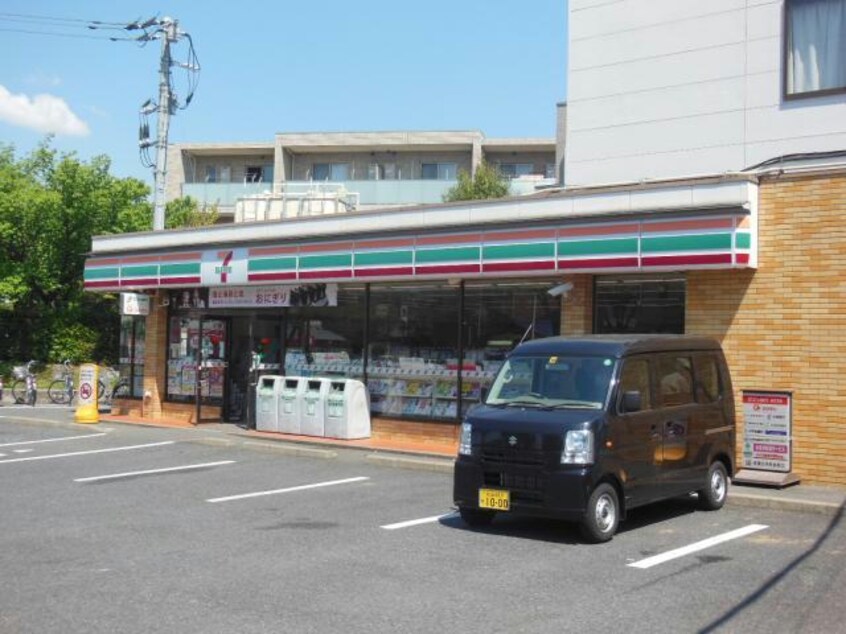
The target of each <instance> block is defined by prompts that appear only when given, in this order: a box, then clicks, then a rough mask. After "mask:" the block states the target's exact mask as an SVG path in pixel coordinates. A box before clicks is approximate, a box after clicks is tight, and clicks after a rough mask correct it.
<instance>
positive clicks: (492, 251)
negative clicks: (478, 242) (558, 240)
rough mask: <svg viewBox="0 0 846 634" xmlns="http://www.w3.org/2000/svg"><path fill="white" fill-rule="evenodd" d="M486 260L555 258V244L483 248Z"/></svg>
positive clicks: (498, 245) (499, 245) (544, 243)
mask: <svg viewBox="0 0 846 634" xmlns="http://www.w3.org/2000/svg"><path fill="white" fill-rule="evenodd" d="M482 257H483V258H484V259H485V260H520V259H528V258H554V257H555V243H554V242H539V243H537V244H507V245H502V244H497V245H491V246H487V247H483V248H482Z"/></svg>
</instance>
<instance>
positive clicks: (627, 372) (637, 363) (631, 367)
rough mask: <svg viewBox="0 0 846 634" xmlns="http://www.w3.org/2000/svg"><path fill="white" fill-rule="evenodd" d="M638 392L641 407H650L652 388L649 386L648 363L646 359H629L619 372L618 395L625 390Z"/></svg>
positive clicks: (644, 408)
mask: <svg viewBox="0 0 846 634" xmlns="http://www.w3.org/2000/svg"><path fill="white" fill-rule="evenodd" d="M635 391H637V392H640V402H641V409H642V410H647V409H652V390H651V389H650V387H649V363H648V362H647V361H646V359H629V360H628V361H626V362H625V363H623V369H622V371H621V372H620V397H621V398H622V395H623V394H624V393H625V392H635Z"/></svg>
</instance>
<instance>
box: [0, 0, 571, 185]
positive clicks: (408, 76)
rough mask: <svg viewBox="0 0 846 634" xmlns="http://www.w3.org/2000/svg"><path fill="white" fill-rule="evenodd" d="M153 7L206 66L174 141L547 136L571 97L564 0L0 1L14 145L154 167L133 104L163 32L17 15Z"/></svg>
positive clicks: (4, 131)
mask: <svg viewBox="0 0 846 634" xmlns="http://www.w3.org/2000/svg"><path fill="white" fill-rule="evenodd" d="M157 14H158V15H159V16H165V15H168V16H171V17H173V18H176V19H178V20H179V21H180V26H181V28H182V29H184V30H185V31H187V32H189V33H190V34H191V36H192V37H193V39H194V44H195V47H196V51H197V55H198V57H199V60H200V63H201V65H202V72H201V75H200V83H199V86H198V88H197V91H196V94H195V96H194V100H193V102H192V104H191V106H190V107H189V108H188V109H187V110H185V111H180V112H179V114H178V115H177V116H176V117H175V118H173V119H172V120H171V133H170V140H171V141H172V142H174V141H186V142H205V141H209V142H211V141H221V142H226V141H271V140H272V139H273V134H274V133H276V132H295V131H324V130H325V131H340V130H357V131H358V130H365V131H366V130H406V129H407V130H465V129H479V130H482V131H483V132H484V133H485V134H486V135H487V136H492V137H501V136H547V137H552V136H554V134H555V104H556V103H557V102H559V101H563V100H564V99H565V98H566V81H565V75H566V72H565V70H566V0H529V1H527V2H523V3H514V2H509V1H506V0H428V1H427V2H404V1H402V0H400V1H397V0H392V1H390V2H388V1H386V0H367V1H366V2H350V1H349V0H323V1H322V2H291V1H281V0H279V1H276V2H273V1H265V2H253V3H246V4H245V3H240V2H232V1H229V2H223V1H219V0H202V1H199V0H193V1H189V0H172V1H171V2H169V3H166V4H157V3H153V2H121V3H116V2H114V1H112V2H104V1H101V0H86V2H69V1H68V0H64V1H62V0H27V1H22V0H3V3H2V6H0V142H2V143H5V144H9V143H10V144H12V145H14V146H15V148H16V149H17V151H18V152H19V153H24V152H28V151H29V150H30V149H32V148H33V147H34V146H35V145H36V144H37V143H38V142H39V141H40V140H41V139H43V138H44V131H43V130H44V129H46V128H56V129H57V130H58V129H60V130H61V132H60V133H59V132H57V135H56V139H55V141H54V145H55V146H56V147H58V148H59V149H60V150H67V151H71V150H73V151H76V152H77V153H78V154H79V155H80V156H81V157H83V158H86V159H87V158H89V157H91V156H93V155H95V154H107V155H109V156H110V157H111V158H112V160H113V172H114V173H115V174H117V175H118V176H135V177H138V178H141V179H143V180H145V181H147V182H152V176H151V174H150V172H149V170H147V169H146V168H144V167H142V165H141V163H140V161H139V157H138V150H137V142H138V110H139V108H140V106H141V104H142V103H143V102H144V101H145V100H146V99H148V98H150V97H156V96H157V92H158V90H157V70H158V57H159V43H158V42H151V43H150V44H148V45H147V46H146V47H139V46H138V45H137V44H136V43H132V42H110V41H108V40H107V39H89V38H91V37H102V38H105V37H107V36H108V35H111V34H113V33H114V34H117V35H120V33H116V32H113V31H107V32H97V31H89V30H87V29H85V28H82V27H83V26H84V24H82V23H81V22H67V21H65V20H56V21H54V22H53V23H45V22H44V21H36V20H32V19H30V18H28V17H27V16H49V17H52V18H64V19H69V18H70V19H74V20H84V21H87V20H101V21H108V22H129V21H132V20H135V19H138V18H147V17H150V16H154V15H157ZM22 30H23V31H50V32H60V33H69V34H77V35H83V36H87V37H54V36H47V35H37V34H32V33H21V32H20V31H22ZM176 51H177V53H176V55H175V57H177V58H181V57H184V52H185V47H184V46H181V47H179V48H177V49H176ZM175 78H176V87H177V90H179V89H180V88H182V87H184V85H185V82H184V76H183V75H182V74H179V73H177V74H176V75H175Z"/></svg>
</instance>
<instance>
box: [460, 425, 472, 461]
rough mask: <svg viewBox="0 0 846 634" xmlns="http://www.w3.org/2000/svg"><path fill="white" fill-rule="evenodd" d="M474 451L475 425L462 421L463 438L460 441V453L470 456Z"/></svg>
mask: <svg viewBox="0 0 846 634" xmlns="http://www.w3.org/2000/svg"><path fill="white" fill-rule="evenodd" d="M472 453H473V425H471V424H470V423H461V439H460V440H459V441H458V455H459V456H469V455H470V454H472Z"/></svg>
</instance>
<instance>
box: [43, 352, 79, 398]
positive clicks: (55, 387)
mask: <svg viewBox="0 0 846 634" xmlns="http://www.w3.org/2000/svg"><path fill="white" fill-rule="evenodd" d="M47 396H49V397H50V400H51V401H53V403H55V404H56V405H70V403H71V401H73V397H74V385H73V370H72V369H71V365H70V361H69V360H65V361H64V363H62V365H61V366H59V367H58V368H57V371H55V372H54V374H53V382H52V383H50V387H48V388H47Z"/></svg>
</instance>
